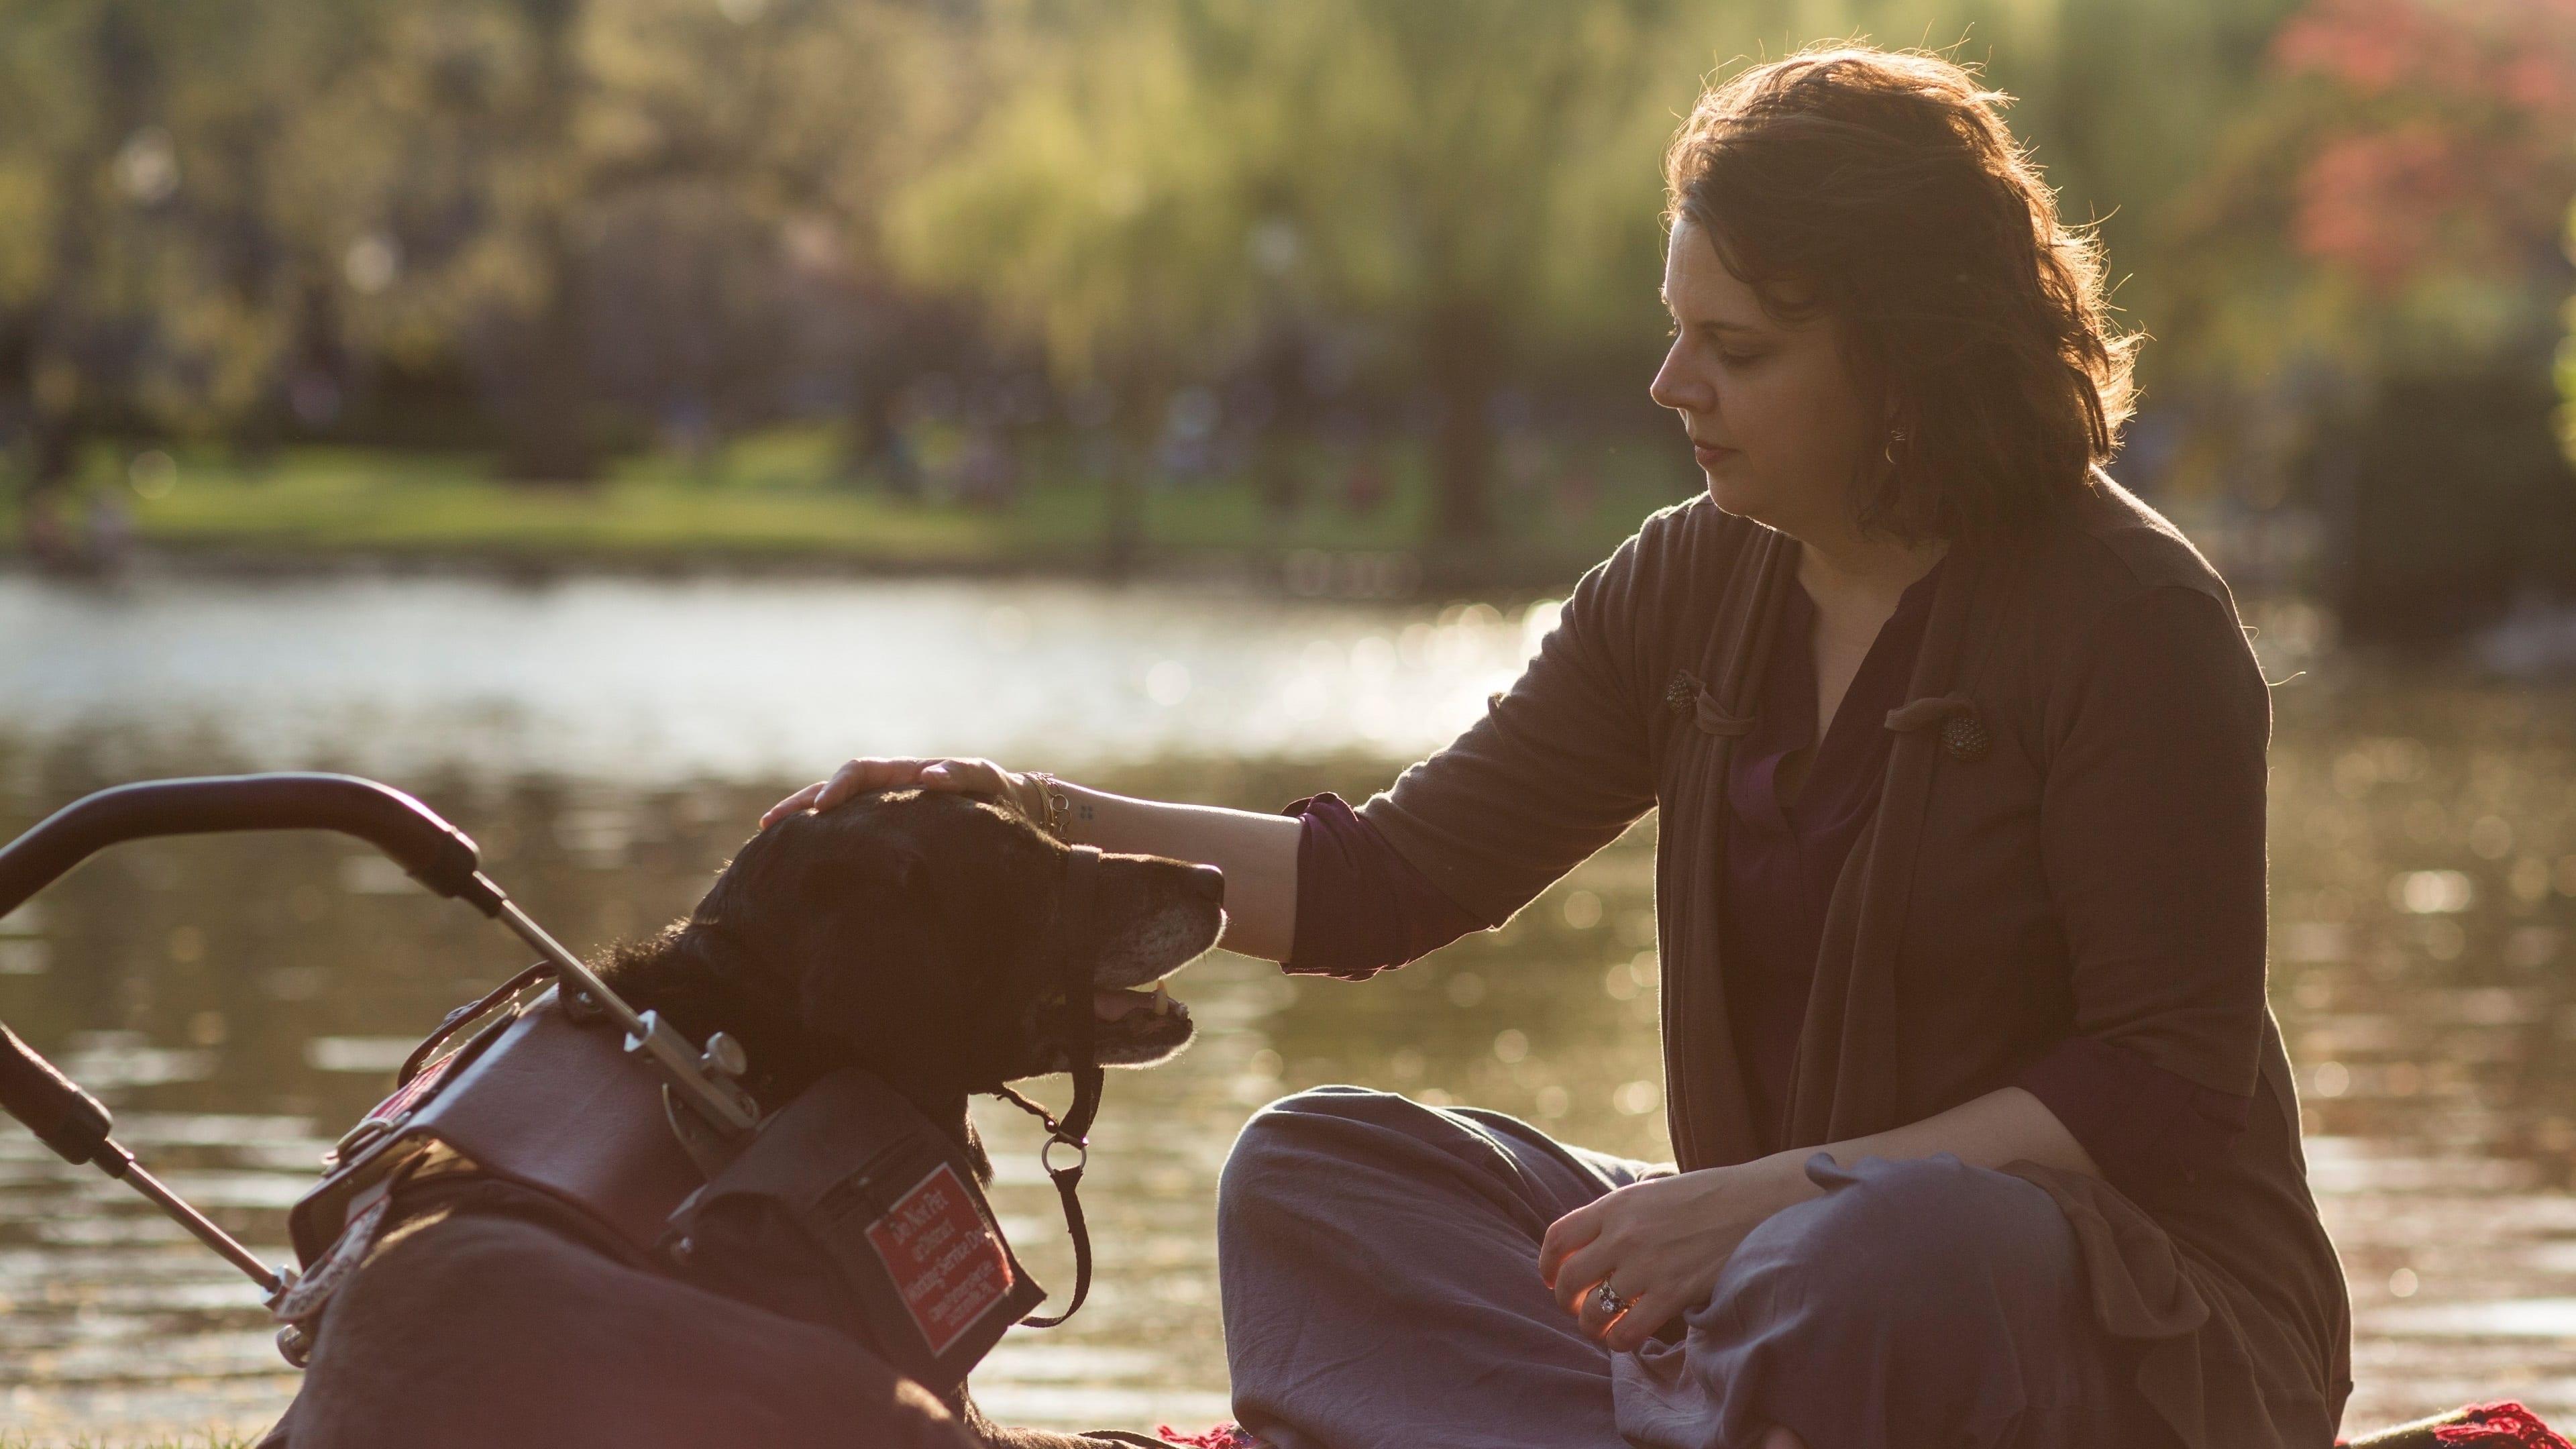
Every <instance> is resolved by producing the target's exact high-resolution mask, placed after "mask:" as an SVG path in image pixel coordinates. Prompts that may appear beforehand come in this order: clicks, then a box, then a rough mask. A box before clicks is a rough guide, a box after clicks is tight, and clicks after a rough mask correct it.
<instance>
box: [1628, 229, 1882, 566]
mask: <svg viewBox="0 0 2576 1449" xmlns="http://www.w3.org/2000/svg"><path fill="white" fill-rule="evenodd" d="M1664 305H1665V306H1666V307H1668V308H1670V309H1671V311H1672V314H1673V346H1672V350H1671V351H1670V352H1668V353H1666V354H1665V355H1664V365H1663V367H1662V368H1661V369H1660V370H1658V371H1657V372H1656V373H1655V383H1654V386H1653V387H1652V388H1650V389H1648V391H1649V392H1650V393H1651V394H1652V395H1653V397H1654V399H1655V401H1656V402H1658V403H1661V404H1663V405H1664V406H1665V407H1668V408H1671V409H1672V410H1673V411H1674V412H1677V413H1679V414H1681V419H1682V427H1683V428H1684V429H1685V430H1687V431H1688V432H1689V433H1690V437H1691V444H1692V448H1693V451H1694V452H1695V453H1696V455H1697V456H1698V459H1699V466H1700V471H1702V472H1703V473H1705V474H1707V475H1708V493H1709V497H1710V498H1711V499H1713V500H1715V501H1716V503H1717V506H1718V507H1720V508H1723V509H1725V510H1726V511H1727V512H1729V513H1734V514H1739V515H1742V516H1744V517H1747V518H1751V519H1753V520H1755V521H1757V522H1760V523H1766V524H1769V525H1770V526H1771V527H1773V528H1777V529H1779V530H1780V531H1781V532H1783V533H1786V534H1788V535H1790V536H1791V537H1793V538H1798V539H1803V540H1808V541H1814V540H1816V539H1818V538H1820V537H1822V538H1834V537H1838V536H1841V535H1844V534H1847V533H1849V532H1850V531H1851V530H1852V527H1853V523H1852V504H1853V498H1852V487H1853V483H1854V480H1856V479H1858V478H1859V477H1861V476H1862V467H1863V463H1864V460H1865V459H1867V458H1868V457H1870V456H1871V455H1872V454H1874V453H1875V452H1876V451H1877V450H1878V449H1879V448H1880V447H1881V446H1882V444H1883V442H1884V438H1883V436H1882V435H1883V433H1884V431H1885V429H1884V428H1883V427H1881V426H1878V425H1876V424H1874V423H1872V422H1871V421H1870V420H1869V419H1868V418H1867V417H1866V416H1865V413H1866V411H1867V409H1866V407H1865V405H1864V404H1863V403H1862V401H1861V397H1860V391H1859V389H1858V388H1857V387H1856V386H1855V385H1854V384H1853V381H1852V377H1851V373H1850V370H1849V369H1848V368H1847V367H1846V366H1845V365H1844V361H1843V355H1842V348H1841V347H1840V346H1839V345H1837V339H1836V336H1835V331H1834V325H1833V322H1832V320H1831V319H1830V318H1828V317H1826V316H1824V315H1823V314H1822V313H1821V312H1819V313H1818V314H1817V315H1816V316H1814V317H1812V318H1810V319H1808V320H1805V321H1802V322H1800V323H1798V324H1796V325H1794V326H1783V325H1782V324H1780V323H1778V322H1775V321H1773V320H1772V319H1771V318H1770V317H1769V316H1767V315H1765V314H1764V312H1763V310H1762V303H1761V300H1760V299H1759V298H1758V297H1756V296H1755V295H1754V292H1753V288H1752V287H1751V285H1749V284H1747V283H1746V282H1744V281H1743V280H1742V279H1740V278H1738V277H1737V276H1736V275H1735V274H1734V273H1733V272H1730V271H1728V270H1727V269H1726V264H1725V263H1724V262H1722V261H1720V260H1718V256H1717V248H1716V247H1715V246H1713V245H1711V244H1710V242H1709V239H1708V235H1707V233H1705V232H1704V231H1702V230H1701V229H1700V228H1699V227H1697V226H1695V225H1693V224H1692V223H1691V222H1689V221H1688V220H1684V221H1681V222H1677V223H1675V224H1674V226H1673V234H1672V238H1671V242H1670V245H1669V247H1668V248H1667V250H1666V253H1665V257H1664Z"/></svg>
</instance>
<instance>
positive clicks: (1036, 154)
mask: <svg viewBox="0 0 2576 1449" xmlns="http://www.w3.org/2000/svg"><path fill="white" fill-rule="evenodd" d="M1661 9H1662V7H1661V6H1659V5H1653V4H1647V3H1643V0H1639V3H1627V0H1614V3H1605V4H1595V5H1584V6H1570V5H1564V4H1559V3H1554V0H1508V3H1492V0H1487V3H1473V0H1423V3H1412V4H1405V5H1395V6H1386V5H1374V4H1365V3H1359V0H1317V3H1312V4H1303V5H1296V6H1278V5H1268V4H1258V3H1251V0H1159V3H1153V4H1140V5H1134V6H1125V7H1119V8H1117V9H1116V10H1114V11H1104V10H1085V9H1078V8H1071V7H1052V6H1032V7H1027V8H1024V9H1022V10H1019V11H1017V12H1015V16H1014V20H1013V21H1012V23H1011V24H1010V25H1009V27H1008V31H1007V38H1006V39H1004V40H1002V41H999V42H997V43H998V44H999V45H1000V46H1001V47H1002V50H1001V52H1000V55H999V56H998V57H997V59H996V62H995V64H996V66H997V68H998V69H999V70H1001V71H1002V72H1004V73H1007V74H1009V75H1010V76H1011V77H1012V84H1011V87H1010V89H1009V91H1008V92H1007V93H1006V94H1003V95H1001V96H1000V97H998V98H997V101H996V104H995V107H994V109H993V111H992V112H991V113H990V114H989V115H988V116H987V117H986V118H985V120H984V122H983V123H982V124H981V125H980V126H978V127H977V128H976V130H975V132H974V133H973V136H972V138H971V139H970V140H969V141H968V143H967V144H966V145H965V146H963V147H962V148H961V149H960V150H959V152H958V153H957V154H956V155H955V156H954V157H953V158H951V159H950V160H949V161H948V162H947V163H946V164H944V165H942V166H940V167H937V168H935V169H934V170H933V171H932V172H931V174H929V175H928V176H927V177H925V178H924V179H923V180H922V181H921V182H920V183H918V184H917V185H916V186H915V187H914V188H913V189H912V191H911V193H910V195H909V197H908V199H907V201H906V203H905V205H904V208H903V210H902V213H901V218H900V225H899V227H898V229H897V234H898V236H899V239H900V245H899V248H898V252H897V255H898V256H899V257H900V258H902V259H903V260H904V261H905V262H906V264H907V266H908V268H909V271H910V274H911V275H913V276H915V277H918V278H922V279H924V280H927V281H930V282H932V283H935V284H938V285H943V286H949V287H956V288H961V289H964V290H966V291H968V292H970V293H972V294H973V295H975V296H977V297H979V298H981V299H983V300H984V301H986V302H987V303H988V304H990V305H991V306H993V307H994V308H995V309H996V310H997V311H998V312H999V313H1001V314H1002V315H1004V316H1005V317H1008V318H1011V319H1014V320H1016V321H1018V322H1020V323H1021V324H1022V325H1025V326H1028V327H1030V328H1031V329H1033V330H1034V331H1035V332H1036V333H1037V334H1038V335H1040V336H1041V337H1043V338H1044V339H1045V341H1046V344H1047V347H1048V350H1049V353H1050V355H1051V356H1052V357H1053V358H1054V359H1055V360H1056V363H1057V366H1058V370H1059V373H1060V375H1061V377H1062V378H1063V380H1064V381H1065V382H1066V383H1067V384H1068V385H1069V386H1071V387H1073V388H1075V389H1081V388H1088V387H1096V388H1102V389H1105V390H1106V391H1107V392H1108V393H1109V394H1110V395H1111V396H1112V397H1113V398H1114V399H1115V403H1116V411H1117V413H1118V415H1119V416H1120V417H1121V418H1122V419H1123V420H1125V422H1126V424H1127V428H1128V432H1129V436H1130V442H1131V450H1132V445H1134V444H1137V443H1140V442H1141V440H1142V438H1143V436H1144V435H1146V434H1148V433H1150V431H1151V429H1152V428H1153V426H1154V425H1155V424H1156V423H1157V422H1158V421H1159V418H1158V413H1157V410H1158V408H1159V406H1160V402H1161V399H1162V397H1163V396H1164V395H1165V394H1166V393H1168V391H1169V390H1170V389H1171V388H1172V387H1173V386H1175V385H1176V384H1177V382H1178V381H1179V380H1181V379H1182V378H1184V377H1186V376H1188V375H1190V374H1192V373H1196V372H1204V371H1206V370H1207V369H1209V368H1210V367H1211V366H1213V365H1214V363H1215V361H1216V360H1217V359H1218V358H1220V357H1224V356H1228V355H1230V354H1232V353H1234V352H1237V351H1239V350H1241V349H1244V348H1246V347H1247V346H1249V345H1250V341H1251V339H1252V338H1253V337H1254V336H1255V335H1256V334H1260V333H1265V332H1266V333H1267V334H1269V335H1270V336H1272V337H1273V339H1274V341H1275V338H1276V336H1277V333H1278V331H1279V329H1280V328H1281V327H1282V326H1284V325H1286V322H1285V318H1286V314H1288V313H1289V312H1290V311H1291V310H1293V308H1292V304H1291V303H1290V302H1289V301H1288V300H1287V299H1289V298H1291V297H1293V298H1294V299H1295V303H1294V306H1311V307H1319V308H1321V309H1324V310H1326V311H1327V312H1331V313H1338V314H1341V315H1346V316H1362V317H1371V318H1378V319H1382V320H1383V321H1384V323H1385V324H1386V325H1388V326H1390V327H1391V328H1393V329H1394V330H1395V331H1396V332H1397V333H1398V335H1400V336H1403V337H1404V338H1406V339H1407V340H1408V341H1409V343H1410V350H1411V354H1412V362H1413V364H1414V367H1415V369H1417V374H1416V375H1418V376H1419V377H1420V378H1421V379H1422V383H1423V386H1424V387H1425V388H1426V390H1427V391H1428V392H1429V394H1430V395H1431V397H1432V398H1433V399H1434V401H1435V403H1436V421H1435V423H1434V434H1433V437H1434V447H1433V457H1434V468H1435V473H1436V476H1437V480H1438V491H1439V498H1440V508H1439V515H1438V523H1437V527H1438V533H1439V536H1440V537H1442V538H1447V539H1457V540H1470V539H1474V538H1477V537H1480V536H1481V535H1483V534H1485V533H1486V532H1487V531H1488V530H1489V529H1490V527H1491V522H1492V520H1491V516H1490V508H1489V502H1488V493H1489V491H1490V479H1491V474H1492V471H1493V447H1492V442H1491V439H1492V435H1493V420H1492V413H1493V410H1494V399H1495V396H1496V394H1497V392H1498V391H1499V390H1500V388H1501V387H1502V385H1503V384H1504V382H1505V381H1506V380H1507V379H1508V378H1509V377H1510V376H1511V375H1512V372H1511V369H1512V367H1513V364H1514V359H1515V354H1516V352H1518V350H1519V349H1522V348H1525V347H1528V346H1531V345H1534V344H1542V343H1546V342H1550V341H1552V340H1556V339H1559V338H1561V337H1581V336H1584V335H1585V334H1587V333H1597V332H1598V331H1599V330H1600V329H1601V328H1603V327H1604V326H1605V325H1627V326H1641V325H1646V319H1648V318H1651V316H1652V310H1651V309H1652V297H1653V266H1652V258H1653V255H1654V250H1653V248H1654V245H1655V236H1656V227H1655V223H1654V213H1655V201H1654V198H1655V195H1656V180H1655V157H1656V155H1657V151H1658V145H1659V141H1660V137H1661V134H1662V132H1663V131H1664V130H1666V129H1668V128H1669V125H1670V117H1669V115H1668V114H1667V113H1666V110H1665V107H1667V106H1668V105H1669V99H1670V94H1671V92H1672V86H1671V84H1670V81H1671V80H1672V78H1673V75H1674V73H1675V70H1676V67H1675V66H1674V65H1673V63H1672V62H1673V59H1674V57H1673V56H1672V55H1671V54H1670V53H1667V52H1660V51H1659V49H1658V47H1657V46H1656V45H1655V44H1653V43H1652V36H1651V34H1650V21H1651V20H1652V18H1653V16H1654V15H1655V14H1656V13H1657V12H1659V11H1660V10H1661ZM1681 70H1682V73H1683V74H1685V75H1686V74H1687V70H1688V66H1687V64H1685V65H1684V66H1683V67H1682V68H1681ZM1654 79H1662V80H1664V81H1665V82H1666V84H1664V85H1661V86H1658V85H1655V84H1652V83H1650V81H1652V80H1654ZM1612 319H1616V322H1615V323H1614V322H1613V320H1612ZM1265 324H1266V325H1265Z"/></svg>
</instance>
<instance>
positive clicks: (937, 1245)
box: [868, 1162, 1011, 1353]
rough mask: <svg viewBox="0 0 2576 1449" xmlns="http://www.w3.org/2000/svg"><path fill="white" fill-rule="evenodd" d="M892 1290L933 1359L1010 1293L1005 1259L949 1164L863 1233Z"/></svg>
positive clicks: (994, 1235) (989, 1226)
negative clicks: (884, 1266) (900, 1299)
mask: <svg viewBox="0 0 2576 1449" xmlns="http://www.w3.org/2000/svg"><path fill="white" fill-rule="evenodd" d="M868 1242H869V1243H870V1244H872V1245H873V1246H874V1247H875V1248H876V1250H877V1256H878V1257H880V1258H882V1259H884V1260H885V1265H886V1271H887V1273H888V1274H890V1275H891V1276H892V1277H893V1279H894V1286H895V1291H896V1292H897V1293H899V1294H901V1295H902V1297H903V1306H904V1307H905V1309H907V1310H908V1311H910V1312H911V1314H912V1321H913V1324H914V1326H916V1327H918V1328H919V1329H920V1330H921V1336H922V1339H923V1340H924V1341H925V1342H927V1343H928V1344H929V1345H930V1351H931V1352H932V1353H946V1352H947V1351H948V1346H949V1345H950V1344H952V1343H955V1342H956V1341H957V1339H958V1336H959V1335H961V1334H963V1333H965V1332H966V1330H967V1329H970V1328H972V1327H974V1326H975V1324H976V1322H977V1321H978V1320H979V1319H981V1318H982V1317H983V1316H984V1315H985V1314H986V1313H988V1312H990V1311H992V1308H993V1305H995V1304H997V1303H999V1302H1001V1301H1002V1300H1003V1298H1005V1297H1007V1296H1008V1295H1009V1293H1010V1291H1011V1259H1010V1255H1009V1254H1008V1253H1006V1252H1005V1251H1004V1250H1003V1248H1002V1239H1001V1236H1000V1235H999V1234H998V1233H995V1232H994V1231H993V1227H992V1224H990V1223H988V1222H986V1221H984V1215H983V1214H982V1213H980V1212H977V1211H976V1210H975V1199H974V1198H973V1196H972V1195H970V1194H969V1193H968V1192H967V1191H966V1184H965V1183H964V1182H962V1181H960V1180H959V1179H958V1176H957V1169H955V1168H953V1167H951V1166H949V1165H948V1164H947V1163H944V1162H943V1163H941V1164H940V1165H939V1166H937V1167H935V1168H932V1169H931V1171H930V1175H929V1176H927V1177H925V1178H923V1179H922V1180H921V1181H919V1182H917V1183H915V1184H913V1186H912V1190H911V1191H909V1192H906V1193H905V1194H904V1195H903V1196H902V1197H900V1198H897V1199H896V1200H895V1204H894V1206H893V1207H892V1208H889V1209H888V1210H887V1211H886V1215H885V1216H884V1217H881V1218H879V1219H877V1220H876V1222H875V1223H873V1224H871V1225H870V1226H869V1228H868Z"/></svg>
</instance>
